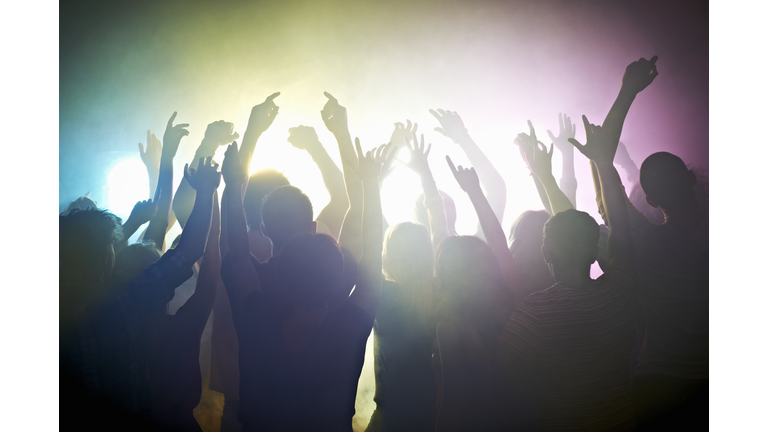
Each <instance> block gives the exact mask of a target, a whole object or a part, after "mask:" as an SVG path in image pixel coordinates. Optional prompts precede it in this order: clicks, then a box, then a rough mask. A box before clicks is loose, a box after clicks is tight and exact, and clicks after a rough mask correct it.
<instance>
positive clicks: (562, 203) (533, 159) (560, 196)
mask: <svg viewBox="0 0 768 432" xmlns="http://www.w3.org/2000/svg"><path fill="white" fill-rule="evenodd" d="M528 127H529V128H530V132H531V133H530V135H525V134H521V135H520V137H523V138H528V139H527V140H526V139H521V142H520V143H519V144H518V145H527V146H529V147H530V148H531V149H532V151H531V152H530V154H531V156H528V154H526V157H527V160H526V162H527V163H528V168H529V169H530V170H531V172H532V173H533V175H535V176H536V178H538V179H539V181H540V182H541V185H542V187H543V188H544V191H545V192H546V194H547V199H548V200H549V207H550V209H551V210H552V213H551V214H553V215H554V214H557V213H560V212H561V211H564V210H568V209H572V208H573V204H571V202H570V200H568V197H567V196H566V195H565V193H564V192H563V191H562V190H561V189H560V186H558V185H557V181H556V180H555V176H554V175H552V153H553V152H554V144H552V145H550V147H549V151H547V149H546V147H544V145H543V144H542V143H541V142H539V141H538V140H537V139H536V131H535V130H534V129H533V124H532V123H531V121H530V120H529V121H528ZM525 141H527V142H525Z"/></svg>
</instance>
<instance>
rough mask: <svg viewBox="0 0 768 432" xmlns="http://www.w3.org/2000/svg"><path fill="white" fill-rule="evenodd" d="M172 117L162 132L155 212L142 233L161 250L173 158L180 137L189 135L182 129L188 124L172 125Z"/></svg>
mask: <svg viewBox="0 0 768 432" xmlns="http://www.w3.org/2000/svg"><path fill="white" fill-rule="evenodd" d="M174 119H176V113H175V112H174V113H173V115H171V118H170V119H169V120H168V124H167V125H166V128H165V134H163V150H162V155H161V156H160V174H159V176H158V180H157V192H156V193H155V198H154V199H153V200H154V201H158V207H157V213H156V214H155V217H153V218H152V220H151V221H149V227H148V228H147V232H146V233H144V239H145V240H152V241H154V242H155V244H156V245H157V247H158V249H160V250H161V251H164V250H165V234H166V233H167V232H168V226H169V225H170V224H169V219H170V213H171V200H172V199H173V158H174V157H176V152H177V151H178V150H179V144H180V143H181V139H182V138H184V137H185V136H187V135H189V131H188V130H186V129H184V128H185V127H187V126H189V124H187V123H181V124H177V125H175V126H174V125H173V120H174ZM158 195H159V196H158ZM206 234H207V229H206ZM201 253H202V252H201Z"/></svg>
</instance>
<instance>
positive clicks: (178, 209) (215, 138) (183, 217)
mask: <svg viewBox="0 0 768 432" xmlns="http://www.w3.org/2000/svg"><path fill="white" fill-rule="evenodd" d="M234 128H235V125H234V124H232V123H228V122H225V121H224V120H219V121H216V122H213V123H211V124H209V125H208V127H207V128H206V129H205V136H204V137H203V141H202V142H200V146H199V147H197V150H196V151H195V157H194V158H193V159H192V162H191V163H190V165H191V166H195V165H196V164H197V161H199V160H200V159H205V158H207V157H213V155H214V153H216V150H217V149H218V148H219V147H221V146H222V145H224V144H229V143H231V142H232V141H234V140H236V139H237V138H239V137H240V135H239V134H238V133H237V132H234V131H233V130H234ZM194 202H195V190H194V189H192V188H191V187H190V186H189V183H187V180H186V179H181V183H180V184H179V187H178V189H176V194H175V195H174V196H173V213H174V214H175V215H176V219H178V221H179V225H181V227H182V228H184V225H185V224H186V223H187V218H188V217H189V213H190V212H191V211H192V206H193V204H194Z"/></svg>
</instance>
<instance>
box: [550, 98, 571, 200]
mask: <svg viewBox="0 0 768 432" xmlns="http://www.w3.org/2000/svg"><path fill="white" fill-rule="evenodd" d="M557 123H558V126H559V129H560V130H559V132H558V134H557V136H555V134H553V133H552V131H550V130H549V129H547V134H548V135H549V139H550V140H552V143H553V144H554V145H555V148H557V150H558V151H560V154H562V155H563V169H562V172H561V174H560V189H561V190H562V191H563V193H564V194H565V196H566V197H568V201H570V202H571V204H572V205H573V208H576V188H577V186H578V182H577V181H576V171H575V170H574V168H573V146H572V145H571V144H570V143H569V142H568V139H569V138H573V137H575V136H576V125H575V124H573V123H571V118H570V117H568V116H567V115H565V114H563V113H560V114H558V117H557Z"/></svg>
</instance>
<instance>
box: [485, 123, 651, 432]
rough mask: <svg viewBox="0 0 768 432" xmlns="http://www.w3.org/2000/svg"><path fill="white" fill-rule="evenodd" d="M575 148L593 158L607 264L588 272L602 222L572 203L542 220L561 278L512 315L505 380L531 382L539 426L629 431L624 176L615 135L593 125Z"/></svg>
mask: <svg viewBox="0 0 768 432" xmlns="http://www.w3.org/2000/svg"><path fill="white" fill-rule="evenodd" d="M584 123H585V129H586V130H587V145H586V146H579V150H580V151H582V153H583V154H584V155H585V156H587V157H589V158H590V159H592V160H594V161H595V162H596V165H597V167H598V172H599V175H600V181H601V185H602V186H603V189H602V190H603V196H604V197H605V203H606V210H607V211H608V217H609V219H610V221H611V227H612V228H611V232H610V235H609V251H610V256H609V265H608V267H607V269H606V270H605V273H604V274H603V276H601V277H600V278H598V279H596V280H592V279H591V278H590V266H591V265H592V263H593V262H594V261H595V260H596V258H597V254H598V247H597V243H598V239H599V228H598V225H597V223H596V222H595V220H594V219H592V217H591V216H589V215H588V214H587V213H584V212H579V211H576V210H573V209H570V210H566V211H563V212H559V213H557V214H555V215H554V216H552V217H551V218H550V219H549V221H547V223H546V225H545V226H544V241H543V245H542V249H541V250H542V253H543V255H544V258H545V260H546V262H547V263H548V264H549V266H550V269H551V270H552V274H553V276H554V279H555V285H553V286H552V287H550V288H548V289H546V290H544V291H541V292H537V293H534V294H531V295H530V296H528V297H527V298H526V301H525V302H523V303H522V304H520V305H518V307H517V308H516V309H515V312H514V313H513V314H512V315H511V316H510V317H509V320H508V322H507V324H506V325H505V327H504V331H503V332H502V334H501V335H500V336H499V341H500V342H501V345H500V349H499V351H498V353H497V362H498V363H497V364H499V365H501V367H506V368H507V371H508V375H507V376H506V378H507V380H508V381H507V382H508V383H509V385H510V386H512V385H513V384H514V383H515V381H519V380H522V379H524V377H526V376H530V377H531V378H532V380H533V388H534V391H533V399H534V402H535V408H534V413H535V417H536V426H537V429H544V430H611V431H613V430H633V429H634V428H635V421H634V417H633V413H632V408H631V393H630V373H629V358H630V353H631V350H632V341H633V336H634V330H635V329H634V324H635V298H634V291H635V289H636V270H635V268H636V267H635V259H634V249H633V247H632V236H631V232H630V230H629V220H628V217H627V213H626V209H625V207H624V205H623V202H622V200H623V196H622V192H621V183H620V180H619V178H618V173H617V172H616V169H615V168H614V167H613V155H614V153H615V149H616V145H618V137H617V136H616V139H615V140H614V139H612V138H613V136H612V135H610V134H609V133H607V132H605V131H604V130H602V129H600V128H599V127H595V126H593V125H589V124H588V123H587V121H586V118H585V120H584Z"/></svg>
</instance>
